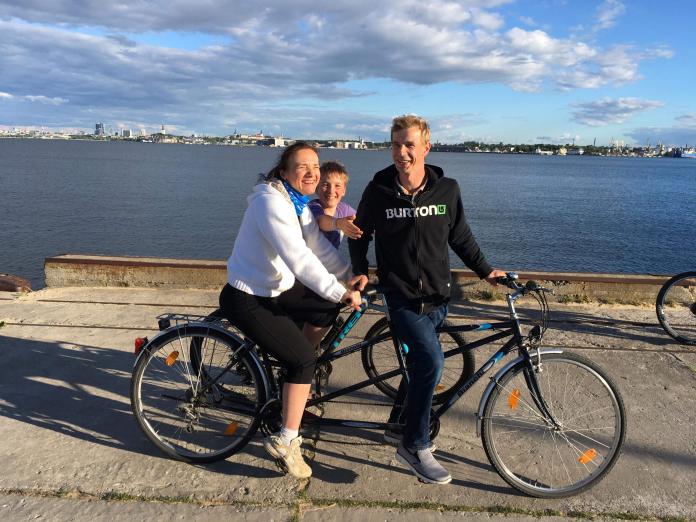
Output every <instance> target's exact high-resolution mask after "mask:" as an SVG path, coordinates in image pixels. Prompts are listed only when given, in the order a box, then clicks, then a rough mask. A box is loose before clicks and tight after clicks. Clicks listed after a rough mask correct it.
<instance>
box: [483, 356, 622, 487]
mask: <svg viewBox="0 0 696 522" xmlns="http://www.w3.org/2000/svg"><path fill="white" fill-rule="evenodd" d="M541 362H542V364H541V365H540V366H536V369H537V371H536V373H535V375H536V377H537V380H538V382H539V388H540V390H541V393H542V396H543V398H544V401H545V402H546V404H547V406H548V408H549V410H550V411H551V413H552V415H553V416H554V418H555V419H556V420H557V422H558V423H559V425H560V426H554V425H553V424H552V422H551V421H550V420H549V419H547V418H545V416H544V415H543V414H542V413H541V411H540V410H539V408H537V406H536V405H535V402H534V399H533V398H532V396H531V394H530V391H529V387H528V386H527V376H526V375H525V374H526V371H527V370H526V367H525V365H524V364H523V363H520V364H517V365H515V366H513V367H512V368H510V369H509V370H508V371H507V372H505V374H504V375H503V376H502V377H501V378H500V380H499V381H498V383H497V386H496V387H495V388H494V389H493V391H492V393H491V395H490V396H489V398H488V400H487V402H486V405H485V407H484V418H483V425H482V432H481V435H482V438H483V446H484V448H485V450H486V454H487V455H488V459H489V460H490V461H491V464H492V465H493V467H494V468H495V469H496V471H497V472H498V473H499V474H500V476H501V477H502V478H503V479H504V480H505V481H506V482H507V483H508V484H510V485H511V486H512V487H514V488H515V489H517V490H519V491H521V492H522V493H525V494H527V495H531V496H533V497H543V498H560V497H567V496H570V495H575V494H577V493H580V492H582V491H584V490H586V489H588V488H590V487H591V486H593V485H594V484H596V483H597V482H599V481H600V480H601V479H602V478H603V477H604V476H605V475H606V474H607V473H608V472H609V470H610V469H611V468H612V467H613V466H614V464H615V463H616V459H617V458H618V456H619V453H620V452H621V446H622V444H623V440H624V435H625V432H626V416H625V412H624V405H623V401H622V399H621V396H620V395H619V392H618V390H617V388H616V386H615V385H614V383H613V382H612V381H611V379H610V378H609V377H607V376H606V375H605V374H604V372H603V371H602V370H601V369H600V368H599V366H597V365H596V364H594V363H593V362H592V361H590V360H588V359H586V358H584V357H581V356H578V355H575V354H570V353H563V354H545V355H544V354H542V356H541Z"/></svg>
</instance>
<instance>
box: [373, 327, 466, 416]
mask: <svg viewBox="0 0 696 522" xmlns="http://www.w3.org/2000/svg"><path fill="white" fill-rule="evenodd" d="M443 326H451V324H450V323H449V322H447V321H445V322H444V323H443ZM385 333H389V323H388V322H387V318H386V317H383V318H382V319H380V320H379V321H377V322H376V323H375V324H374V325H372V328H370V329H369V330H368V332H367V334H365V340H368V339H372V338H375V337H378V336H380V335H383V334H385ZM465 344H466V341H465V340H464V337H463V336H462V335H460V334H458V333H456V332H454V333H441V334H440V345H441V346H442V351H443V352H445V353H447V352H448V351H449V350H452V349H453V348H457V347H458V346H463V345H465ZM362 363H363V368H364V369H365V373H367V375H368V377H370V378H375V377H379V376H380V375H384V374H385V373H387V372H390V371H392V370H397V369H398V368H399V362H398V360H397V359H396V353H395V352H394V343H393V341H392V337H391V335H388V336H387V337H386V338H385V339H382V340H381V341H379V342H376V343H372V344H369V345H367V346H366V347H365V348H363V351H362ZM475 364H476V361H475V357H474V353H473V351H471V350H464V351H462V352H459V353H454V354H451V355H450V356H448V357H447V358H446V359H445V367H444V369H443V371H442V377H441V378H440V382H439V383H438V385H437V386H436V388H435V394H434V395H433V404H434V405H435V404H442V403H443V402H445V400H446V399H447V397H448V395H449V393H450V392H451V391H452V390H453V389H455V388H457V387H458V386H459V385H460V384H462V383H463V382H464V381H466V380H467V379H468V378H469V377H471V375H472V374H473V373H474V369H475ZM400 381H401V376H400V375H397V376H396V377H393V378H391V379H387V380H385V381H381V382H378V383H376V384H375V386H376V387H377V388H378V389H379V391H381V392H382V393H384V394H385V395H386V396H388V397H391V398H392V399H394V398H396V391H397V388H398V387H399V382H400Z"/></svg>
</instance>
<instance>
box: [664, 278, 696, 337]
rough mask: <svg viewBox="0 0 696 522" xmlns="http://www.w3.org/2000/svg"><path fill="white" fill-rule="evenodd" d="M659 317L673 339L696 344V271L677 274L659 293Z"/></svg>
mask: <svg viewBox="0 0 696 522" xmlns="http://www.w3.org/2000/svg"><path fill="white" fill-rule="evenodd" d="M655 309H656V311H657V319H658V320H659V321H660V324H661V325H662V328H664V329H665V332H667V333H668V334H669V335H670V336H671V337H672V338H673V339H675V340H677V341H679V342H680V343H683V344H689V345H696V272H684V273H682V274H677V275H675V276H674V277H673V278H671V279H670V280H669V281H667V282H666V283H665V284H664V285H663V286H662V288H661V289H660V292H659V293H658V294H657V301H656V303H655Z"/></svg>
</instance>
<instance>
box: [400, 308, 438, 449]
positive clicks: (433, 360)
mask: <svg viewBox="0 0 696 522" xmlns="http://www.w3.org/2000/svg"><path fill="white" fill-rule="evenodd" d="M387 304H388V306H389V316H390V319H391V324H392V328H393V329H394V333H395V334H396V336H397V337H398V338H399V339H400V340H401V342H402V343H405V344H406V345H407V346H408V353H407V354H406V369H407V371H408V377H409V382H408V387H406V386H405V384H404V383H403V382H402V383H401V385H400V386H399V393H398V394H397V398H396V401H395V405H394V409H393V410H392V413H391V415H390V417H389V422H398V421H399V417H401V416H402V415H401V414H402V411H401V406H400V404H402V403H403V399H404V395H405V396H406V404H405V411H404V412H403V413H404V415H405V418H406V428H405V430H404V434H403V439H402V443H403V445H404V446H405V447H406V448H407V449H410V450H421V449H426V448H427V447H428V446H429V444H430V409H431V407H432V402H433V393H434V392H435V387H436V386H437V383H438V382H440V377H441V376H442V369H443V367H444V364H445V358H444V355H443V353H442V348H441V346H440V341H439V339H438V334H437V333H436V332H435V329H436V328H437V327H438V326H440V325H441V324H442V321H444V320H445V317H446V316H447V305H446V304H443V305H440V306H438V307H436V308H434V309H432V310H431V311H429V312H427V313H424V314H420V313H419V311H420V310H419V307H418V305H415V304H413V302H412V301H408V300H406V299H404V298H403V297H401V296H400V295H389V296H388V297H387Z"/></svg>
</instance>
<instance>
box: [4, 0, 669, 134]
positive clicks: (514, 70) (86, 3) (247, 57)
mask: <svg viewBox="0 0 696 522" xmlns="http://www.w3.org/2000/svg"><path fill="white" fill-rule="evenodd" d="M508 3H511V0H465V1H450V0H429V1H427V2H422V1H419V0H401V1H399V2H396V1H393V2H380V3H375V2H368V1H367V0H351V1H348V0H336V1H335V2H332V3H331V4H321V6H319V7H318V6H317V4H316V2H310V1H309V0H297V1H295V2H285V1H283V2H281V1H280V0H272V1H267V2H264V3H263V8H260V7H259V5H258V4H254V3H251V2H236V1H231V0H230V1H223V0H219V1H213V0H202V1H200V2H190V1H189V0H186V1H184V0H168V1H167V2H164V0H151V1H148V2H144V1H136V2H130V3H127V2H103V1H97V0H61V1H60V2H48V1H45V0H23V1H22V2H21V3H18V2H11V1H9V0H0V34H2V39H1V40H0V70H1V71H3V74H2V75H1V76H0V91H11V92H17V93H25V95H26V94H29V95H32V96H38V95H35V93H41V96H43V97H45V99H44V98H42V99H38V98H37V99H35V100H33V101H34V102H37V103H35V104H33V105H35V106H36V108H34V109H31V110H27V109H25V110H24V112H22V113H20V111H18V110H17V111H16V112H14V113H12V114H10V113H7V112H5V113H4V114H2V115H0V119H4V120H9V118H10V117H16V116H17V115H22V116H23V117H24V118H25V119H26V120H33V121H36V122H41V123H43V121H44V120H46V119H51V120H56V121H58V120H60V119H61V118H66V119H68V120H70V121H65V122H64V123H63V124H64V125H74V124H77V123H78V122H79V121H80V120H82V121H84V120H85V119H86V120H87V121H89V122H92V121H95V120H96V121H99V120H106V119H112V120H119V121H143V122H149V121H154V122H156V121H164V120H166V121H169V122H172V123H177V124H179V125H181V126H182V127H186V128H199V129H209V130H210V131H213V132H220V131H222V130H223V127H224V124H223V123H221V122H224V121H226V120H227V119H229V118H230V117H232V116H234V118H235V120H238V118H237V115H239V114H241V113H249V114H251V113H253V112H260V113H264V114H267V115H270V117H271V118H273V117H278V118H280V117H282V115H283V114H289V113H290V112H292V111H289V110H288V109H291V108H292V105H293V104H294V101H295V100H298V99H301V100H305V101H306V100H313V101H315V102H317V103H320V104H323V105H324V106H325V105H326V104H327V103H328V102H335V101H339V100H344V99H351V98H362V97H368V96H370V95H372V94H373V93H372V92H370V91H362V90H360V89H357V88H355V87H353V85H356V84H358V83H357V82H356V80H357V81H360V80H374V79H380V80H381V79H387V80H390V81H392V82H395V83H396V84H397V85H398V84H412V85H413V84H415V85H431V84H437V83H443V82H454V83H461V84H477V83H498V84H503V85H507V86H509V87H511V88H512V89H515V90H519V91H538V90H540V89H542V88H543V87H544V86H546V85H547V84H555V85H557V86H558V87H559V88H561V89H575V88H596V87H600V86H604V85H621V84H625V83H628V82H632V81H636V80H637V79H639V78H640V75H639V72H638V71H639V65H640V62H641V61H643V60H647V59H664V58H666V57H667V53H669V49H667V48H664V47H658V48H656V49H652V50H649V51H641V50H640V49H637V48H634V47H632V46H627V45H624V46H614V47H611V48H609V49H604V48H601V47H600V46H597V45H596V44H594V43H592V42H587V41H583V40H582V39H578V38H575V37H569V38H559V37H557V36H554V35H552V34H550V33H549V32H547V31H542V30H540V29H536V30H531V31H528V30H525V29H522V28H519V27H509V26H507V25H506V23H505V19H504V17H503V14H502V12H503V11H502V10H501V9H499V8H501V6H504V5H506V4H508ZM153 33H155V34H161V35H164V34H170V33H171V34H179V33H181V34H184V35H208V36H210V35H214V36H215V38H214V39H211V38H207V39H206V38H204V39H202V41H204V42H205V43H203V44H201V45H199V46H193V47H192V48H186V49H182V48H176V47H174V44H169V45H165V43H160V44H159V45H153V44H151V43H147V42H148V41H150V40H149V39H148V35H151V34H153ZM191 40H195V38H193V37H192V38H191ZM213 40H214V41H215V43H214V44H211V43H210V42H211V41H213ZM47 64H50V67H47ZM3 100H6V98H3ZM68 100H69V103H68ZM15 101H16V100H15ZM39 106H43V107H44V111H43V112H42V111H41V110H39ZM68 106H69V110H68ZM274 108H275V113H274V112H273V109H274ZM49 109H50V111H49ZM61 109H62V110H61ZM274 115H275V116H274ZM0 123H2V121H0ZM12 123H14V122H12ZM27 123H30V121H27ZM281 123H282V126H283V127H284V128H289V126H288V124H287V123H286V122H281ZM90 125H91V123H90ZM290 125H292V126H293V128H298V129H299V128H301V126H300V125H299V124H296V123H291V124H290Z"/></svg>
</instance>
